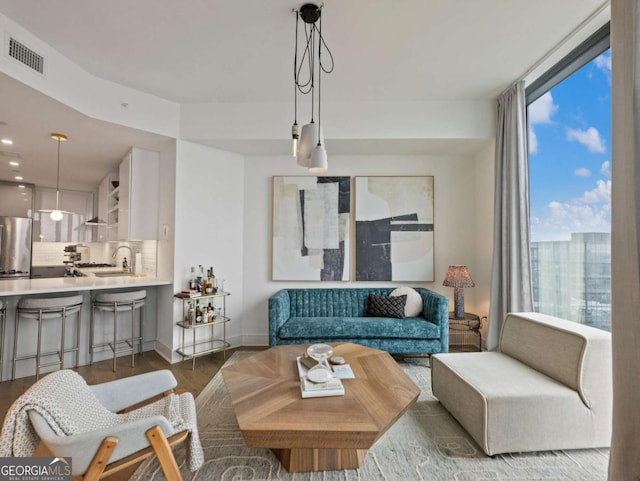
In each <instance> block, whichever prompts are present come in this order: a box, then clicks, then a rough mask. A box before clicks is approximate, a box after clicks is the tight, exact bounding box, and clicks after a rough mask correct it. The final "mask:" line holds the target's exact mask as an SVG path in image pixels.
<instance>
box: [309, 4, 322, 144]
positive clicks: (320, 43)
mask: <svg viewBox="0 0 640 481" xmlns="http://www.w3.org/2000/svg"><path fill="white" fill-rule="evenodd" d="M318 39H319V41H318V66H319V67H320V68H319V69H318V146H320V145H321V143H320V139H321V138H322V135H321V133H320V121H321V118H320V105H321V104H322V102H321V98H320V96H321V95H322V87H321V85H322V80H321V79H322V56H321V55H320V52H321V51H322V16H320V29H319V30H318ZM312 105H313V103H312ZM311 118H313V114H312V115H311Z"/></svg>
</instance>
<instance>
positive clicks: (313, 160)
mask: <svg viewBox="0 0 640 481" xmlns="http://www.w3.org/2000/svg"><path fill="white" fill-rule="evenodd" d="M323 6H324V4H321V5H320V6H319V7H318V6H317V5H316V4H313V3H305V4H304V5H302V7H300V9H299V10H294V12H295V14H296V41H295V53H294V59H293V80H294V84H295V88H294V99H293V100H294V102H293V105H294V117H293V125H292V126H291V139H292V154H293V155H294V156H297V161H298V164H299V165H301V166H303V167H307V168H308V169H309V170H310V171H311V172H314V173H319V172H326V171H327V169H328V168H329V166H328V162H327V150H326V148H325V143H324V133H323V131H322V128H321V120H322V119H321V115H320V114H321V111H320V107H321V100H322V98H321V95H322V89H321V84H322V82H321V76H322V72H324V73H331V72H332V71H333V55H331V51H330V50H329V48H328V47H327V43H326V42H325V39H324V37H323V36H322V8H323ZM300 18H302V20H303V22H304V37H305V44H304V46H303V47H302V51H301V52H300V55H298V53H299V52H298V35H299V34H298V24H299V20H300ZM323 51H324V53H325V57H324V58H325V59H328V60H329V61H330V64H329V65H327V64H326V63H325V62H323V57H322V53H323ZM316 53H317V58H316ZM303 70H306V71H304V72H303ZM301 74H302V75H301ZM316 78H317V86H318V102H317V105H318V125H317V126H316V123H315V121H314V118H313V115H314V107H315V89H316ZM298 92H300V93H301V94H303V95H307V94H309V93H310V94H311V121H310V122H309V123H308V124H306V125H304V126H303V127H302V132H301V133H300V131H299V130H298ZM298 140H299V142H298Z"/></svg>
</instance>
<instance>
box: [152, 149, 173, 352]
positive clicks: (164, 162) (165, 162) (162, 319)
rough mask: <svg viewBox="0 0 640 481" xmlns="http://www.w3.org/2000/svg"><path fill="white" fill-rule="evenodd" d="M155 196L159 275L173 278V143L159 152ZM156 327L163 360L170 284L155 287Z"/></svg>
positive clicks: (169, 326) (169, 346) (168, 344)
mask: <svg viewBox="0 0 640 481" xmlns="http://www.w3.org/2000/svg"><path fill="white" fill-rule="evenodd" d="M159 165H160V176H159V184H160V185H159V199H158V261H157V265H158V277H161V278H165V279H172V278H173V271H174V262H175V258H174V252H175V217H176V211H175V196H176V182H175V179H176V142H175V140H171V141H169V142H167V145H166V146H165V148H163V149H162V151H160V164H159ZM157 289H158V328H157V338H156V350H157V351H158V352H159V353H160V354H162V356H164V357H165V358H166V359H169V360H171V359H172V357H173V354H172V352H173V334H174V319H173V305H174V303H175V301H174V298H173V294H174V293H175V291H174V288H173V284H171V285H167V286H159V287H158V288H157Z"/></svg>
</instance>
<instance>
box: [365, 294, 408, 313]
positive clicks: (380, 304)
mask: <svg viewBox="0 0 640 481" xmlns="http://www.w3.org/2000/svg"><path fill="white" fill-rule="evenodd" d="M406 302H407V296H393V297H387V296H376V295H375V294H369V306H368V309H367V316H369V317H395V318H398V319H404V305H405V303H406Z"/></svg>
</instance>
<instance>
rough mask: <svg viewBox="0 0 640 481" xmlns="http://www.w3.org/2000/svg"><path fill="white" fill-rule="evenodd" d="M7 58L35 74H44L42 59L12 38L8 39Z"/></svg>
mask: <svg viewBox="0 0 640 481" xmlns="http://www.w3.org/2000/svg"><path fill="white" fill-rule="evenodd" d="M9 57H12V58H15V59H16V60H17V61H18V62H20V63H23V64H25V65H26V66H27V67H29V68H32V69H33V70H35V71H36V72H40V73H41V74H44V57H43V56H42V55H39V54H37V53H36V52H34V51H33V50H31V49H30V48H29V47H26V46H24V45H23V44H21V43H20V42H18V41H17V40H16V39H15V38H12V37H9Z"/></svg>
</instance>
